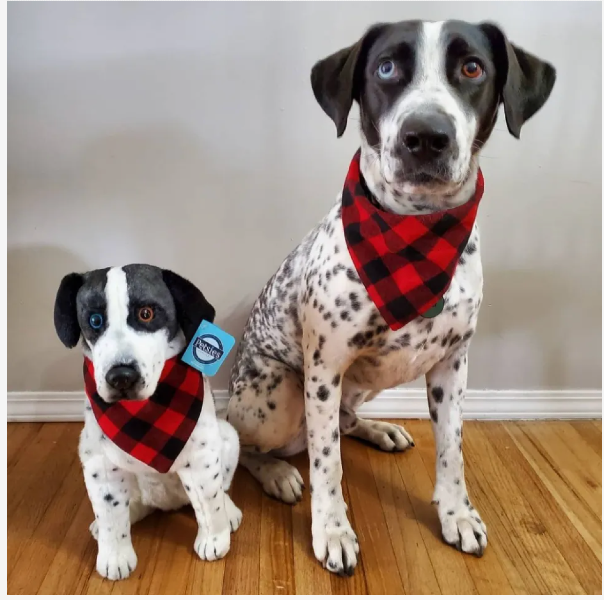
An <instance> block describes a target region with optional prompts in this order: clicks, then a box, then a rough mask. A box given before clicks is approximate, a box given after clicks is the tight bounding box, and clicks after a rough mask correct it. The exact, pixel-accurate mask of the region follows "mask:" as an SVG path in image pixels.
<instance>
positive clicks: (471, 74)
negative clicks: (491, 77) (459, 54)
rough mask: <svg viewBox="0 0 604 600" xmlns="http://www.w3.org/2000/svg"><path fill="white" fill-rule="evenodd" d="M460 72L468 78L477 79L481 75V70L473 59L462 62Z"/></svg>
mask: <svg viewBox="0 0 604 600" xmlns="http://www.w3.org/2000/svg"><path fill="white" fill-rule="evenodd" d="M461 73H462V75H463V76H464V77H467V78H468V79H477V78H478V77H480V76H481V75H482V73H483V70H482V67H481V66H480V65H479V64H478V63H477V62H476V61H475V60H469V61H468V62H467V63H464V65H463V67H462V68H461Z"/></svg>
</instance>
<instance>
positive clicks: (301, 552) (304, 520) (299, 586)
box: [291, 453, 332, 595]
mask: <svg viewBox="0 0 604 600" xmlns="http://www.w3.org/2000/svg"><path fill="white" fill-rule="evenodd" d="M291 463H292V464H293V465H294V466H295V467H296V468H297V469H298V471H300V474H301V475H302V477H303V479H304V482H305V483H306V489H305V490H304V492H303V494H302V501H301V502H298V504H296V505H295V506H294V507H292V534H293V554H294V580H295V589H296V594H298V595H308V594H322V595H328V594H331V593H332V590H331V575H330V573H329V572H328V571H327V570H326V569H324V568H323V567H322V566H321V564H320V563H319V561H318V560H317V559H316V558H315V555H314V553H313V549H312V533H311V517H310V491H309V482H310V477H309V472H308V471H309V469H308V455H307V454H306V453H301V454H299V455H298V456H295V457H294V458H292V459H291Z"/></svg>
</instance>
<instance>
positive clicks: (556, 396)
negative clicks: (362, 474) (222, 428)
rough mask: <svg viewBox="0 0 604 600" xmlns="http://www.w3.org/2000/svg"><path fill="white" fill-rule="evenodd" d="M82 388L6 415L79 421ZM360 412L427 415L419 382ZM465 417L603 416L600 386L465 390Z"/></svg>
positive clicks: (12, 404)
mask: <svg viewBox="0 0 604 600" xmlns="http://www.w3.org/2000/svg"><path fill="white" fill-rule="evenodd" d="M214 396H215V398H216V404H217V408H218V410H224V408H225V407H226V403H227V399H228V394H227V391H226V390H215V391H214ZM84 397H85V396H84V392H8V407H7V417H8V421H15V422H46V421H82V420H83V412H84ZM358 414H359V416H362V417H375V418H386V417H389V418H398V419H427V418H429V415H428V403H427V401H426V391H425V390H424V389H423V388H396V389H392V390H386V391H385V392H382V393H381V394H380V395H379V396H378V397H377V398H375V400H373V401H371V402H369V403H367V404H365V405H364V406H362V407H361V409H360V410H359V413H358ZM464 418H466V419H484V420H488V419H491V420H493V419H499V420H510V419H601V418H602V390H468V392H467V394H466V399H465V402H464Z"/></svg>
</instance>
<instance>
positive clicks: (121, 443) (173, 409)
mask: <svg viewBox="0 0 604 600" xmlns="http://www.w3.org/2000/svg"><path fill="white" fill-rule="evenodd" d="M84 384H85V388H86V395H87V396H88V399H89V400H90V404H91V406H92V411H93V413H94V416H95V417H96V420H97V422H98V424H99V426H100V428H101V429H102V430H103V433H104V434H105V435H106V436H107V437H108V438H109V439H110V440H111V441H112V442H113V443H114V444H115V445H116V446H117V447H118V448H120V449H121V450H123V451H124V452H126V453H127V454H129V455H130V456H132V457H133V458H136V459H138V460H140V461H141V462H143V463H145V464H146V465H149V466H150V467H152V468H153V469H155V470H156V471H158V472H159V473H167V472H168V471H169V470H170V467H171V466H172V464H173V463H174V461H175V460H176V457H177V456H178V455H179V454H180V453H181V451H182V449H183V448H184V447H185V444H186V443H187V441H188V439H189V437H190V435H191V432H192V431H193V429H195V425H196V424H197V420H198V419H199V415H200V413H201V406H202V404H203V394H204V389H203V375H202V374H201V373H200V372H199V371H197V370H195V369H193V368H192V367H189V365H186V364H185V363H183V362H181V361H180V358H179V357H175V358H171V359H170V360H167V361H166V363H165V365H164V368H163V370H162V373H161V375H160V378H159V383H158V384H157V388H156V389H155V393H154V394H153V395H152V396H151V397H150V398H148V399H147V400H118V401H117V402H113V403H111V404H109V403H107V402H105V401H104V400H103V399H102V398H101V396H99V394H98V392H97V388H96V383H95V380H94V366H93V364H92V361H90V360H89V359H87V358H85V359H84Z"/></svg>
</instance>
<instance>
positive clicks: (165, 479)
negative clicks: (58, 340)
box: [79, 268, 241, 579]
mask: <svg viewBox="0 0 604 600" xmlns="http://www.w3.org/2000/svg"><path fill="white" fill-rule="evenodd" d="M105 296H106V300H107V309H106V316H107V319H108V325H107V328H106V330H105V331H104V332H103V334H102V335H101V337H100V338H99V339H98V340H97V341H96V342H95V343H94V344H91V343H90V341H88V340H86V339H85V343H86V346H85V347H84V353H85V354H86V355H87V356H89V358H91V360H92V361H93V364H94V368H95V379H96V384H97V389H98V391H99V394H100V395H101V396H102V397H105V396H106V395H107V394H109V393H110V391H109V390H108V389H107V385H106V382H105V374H106V373H107V371H108V370H109V369H110V368H111V367H112V366H114V365H116V364H120V363H123V362H126V363H128V362H132V361H136V363H137V364H138V365H139V366H140V370H141V376H142V377H143V378H144V381H145V387H144V388H143V392H142V394H141V396H142V397H149V396H150V395H152V394H153V392H154V391H155V388H156V386H157V383H158V381H159V377H160V374H161V371H162V368H163V365H164V362H165V361H166V360H167V359H169V358H172V357H173V356H176V355H177V354H179V353H180V352H181V351H182V350H183V349H184V346H185V341H184V336H183V335H182V333H180V334H179V335H177V336H176V338H175V339H174V340H173V341H171V342H170V341H168V335H167V333H166V331H165V330H160V331H158V332H155V333H144V332H139V331H135V330H134V329H132V328H131V327H130V326H129V325H128V323H127V320H126V319H127V317H128V312H129V311H128V302H129V300H128V287H127V283H126V275H125V273H124V271H123V270H122V269H121V268H112V269H110V270H109V271H108V273H107V285H106V288H105ZM204 386H205V387H204V391H205V396H204V403H203V407H202V411H201V415H200V418H199V420H198V422H197V425H196V427H195V429H194V430H193V433H192V434H191V437H190V438H189V441H188V442H187V444H186V445H185V447H184V449H183V451H182V452H181V454H180V455H179V456H178V458H177V459H176V461H175V462H174V464H173V465H172V468H171V469H170V471H169V473H167V474H159V473H157V472H156V471H155V470H154V469H152V468H151V467H149V466H147V465H146V464H144V463H142V462H140V461H138V460H136V459H134V458H132V457H131V456H129V455H128V454H126V453H125V452H123V451H122V450H120V449H119V448H118V447H117V446H116V445H115V444H114V443H113V442H111V441H110V440H109V439H108V438H107V437H106V436H105V435H104V434H103V432H102V430H101V428H100V427H99V425H98V423H97V421H96V418H95V416H94V414H93V411H92V409H91V407H90V404H89V402H88V401H87V404H86V411H85V424H84V429H83V431H82V434H81V437H80V444H79V456H80V460H81V462H82V467H83V470H84V479H85V482H86V489H87V491H88V496H89V498H90V502H91V503H92V508H93V510H94V514H95V521H94V522H93V523H92V525H91V527H90V529H91V532H92V534H93V536H94V537H95V538H96V539H97V541H98V555H97V561H96V568H97V571H98V572H99V574H100V575H102V576H103V577H107V578H109V579H123V578H125V577H128V575H129V574H130V573H131V572H132V571H133V570H134V568H135V567H136V563H137V559H136V554H135V552H134V548H133V546H132V539H131V536H130V526H131V524H133V523H135V522H136V521H139V520H140V519H142V518H143V517H145V516H146V515H147V514H149V513H150V512H151V511H153V510H154V509H156V508H158V509H161V510H176V509H178V508H181V507H182V506H184V505H186V504H189V503H190V504H191V505H192V506H193V509H194V510H195V516H196V518H197V523H198V526H199V530H198V534H197V539H196V540H195V546H194V547H195V551H196V552H197V554H198V555H199V556H200V558H202V559H204V560H215V559H218V558H222V557H223V556H224V555H225V554H226V553H227V552H228V550H229V547H230V535H231V532H232V531H235V530H236V529H237V528H238V527H239V524H240V522H241V511H240V510H239V509H238V508H237V507H236V506H235V505H234V504H233V502H232V500H231V499H230V498H229V496H228V494H227V490H228V489H229V487H230V485H231V481H232V478H233V474H234V472H235V468H236V466H237V461H238V457H239V439H238V436H237V433H236V432H235V430H234V429H233V427H232V426H231V425H229V424H228V423H226V422H225V421H222V420H219V419H217V418H216V411H215V406H214V397H213V395H212V390H211V388H210V385H209V383H208V381H207V380H205V379H204Z"/></svg>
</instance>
